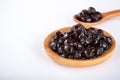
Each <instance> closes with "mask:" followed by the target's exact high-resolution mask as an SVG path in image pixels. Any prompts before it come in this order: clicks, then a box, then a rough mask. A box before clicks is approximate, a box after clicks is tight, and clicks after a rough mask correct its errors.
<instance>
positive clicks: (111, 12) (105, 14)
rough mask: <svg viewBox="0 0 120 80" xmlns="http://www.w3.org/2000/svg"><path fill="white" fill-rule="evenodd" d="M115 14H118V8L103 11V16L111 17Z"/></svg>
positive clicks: (119, 11)
mask: <svg viewBox="0 0 120 80" xmlns="http://www.w3.org/2000/svg"><path fill="white" fill-rule="evenodd" d="M115 16H120V10H114V11H109V12H105V13H103V17H106V18H112V17H115Z"/></svg>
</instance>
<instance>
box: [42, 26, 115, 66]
mask: <svg viewBox="0 0 120 80" xmlns="http://www.w3.org/2000/svg"><path fill="white" fill-rule="evenodd" d="M96 29H97V28H96ZM69 30H70V27H65V28H62V29H59V31H61V32H68V31H69ZM56 31H58V30H56ZM56 31H54V32H52V33H50V34H49V35H48V36H47V37H46V39H45V40H44V48H45V51H46V52H47V54H48V56H49V57H50V58H51V59H53V60H54V61H55V62H57V63H59V64H62V65H65V66H71V67H85V66H92V65H96V64H99V63H101V62H104V61H105V60H107V59H108V58H109V57H110V56H111V55H112V54H113V52H114V50H115V46H116V42H115V39H114V38H113V37H112V35H111V34H109V33H108V32H106V31H104V30H103V31H104V34H105V35H106V36H109V37H111V38H112V41H113V44H112V45H111V47H110V48H109V49H108V50H106V51H105V52H104V53H103V54H102V55H101V56H98V57H97V58H93V59H89V60H73V59H67V58H63V57H61V56H59V55H58V54H57V53H55V52H54V51H53V50H51V48H50V46H49V44H50V40H51V38H52V37H53V36H54V34H55V32H56Z"/></svg>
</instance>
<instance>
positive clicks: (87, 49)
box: [50, 24, 112, 60]
mask: <svg viewBox="0 0 120 80" xmlns="http://www.w3.org/2000/svg"><path fill="white" fill-rule="evenodd" d="M111 45H112V39H111V38H110V37H109V36H105V35H104V33H103V31H102V30H101V29H98V30H96V29H95V28H92V27H91V28H89V29H86V28H85V27H84V26H83V25H81V24H76V25H74V26H73V27H72V28H71V30H70V31H69V32H64V33H61V32H60V31H57V32H56V33H55V35H54V36H53V38H52V39H51V41H50V47H51V49H52V50H53V51H55V52H56V54H58V55H60V56H62V57H64V58H69V59H83V60H86V59H91V58H95V57H97V56H99V55H102V54H103V52H104V51H105V50H107V49H109V48H110V46H111Z"/></svg>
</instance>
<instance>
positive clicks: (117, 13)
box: [73, 10, 120, 26]
mask: <svg viewBox="0 0 120 80" xmlns="http://www.w3.org/2000/svg"><path fill="white" fill-rule="evenodd" d="M115 16H120V10H114V11H109V12H104V13H102V18H101V19H100V20H99V21H96V22H91V23H87V22H83V21H80V20H78V19H77V17H76V15H74V16H73V19H74V21H75V22H77V23H79V24H83V25H85V26H94V25H96V24H99V23H102V22H104V21H105V20H107V19H110V18H112V17H115Z"/></svg>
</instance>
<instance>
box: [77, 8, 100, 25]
mask: <svg viewBox="0 0 120 80" xmlns="http://www.w3.org/2000/svg"><path fill="white" fill-rule="evenodd" d="M76 18H77V19H78V20H80V21H83V22H88V23H91V22H96V21H99V20H100V19H101V18H102V15H101V13H100V12H98V11H96V10H95V8H93V7H89V8H88V10H86V9H84V10H82V11H81V12H80V13H78V14H77V15H76Z"/></svg>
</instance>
